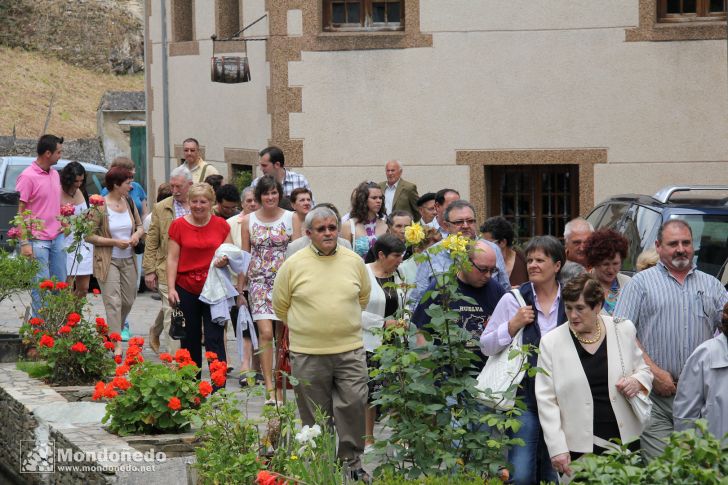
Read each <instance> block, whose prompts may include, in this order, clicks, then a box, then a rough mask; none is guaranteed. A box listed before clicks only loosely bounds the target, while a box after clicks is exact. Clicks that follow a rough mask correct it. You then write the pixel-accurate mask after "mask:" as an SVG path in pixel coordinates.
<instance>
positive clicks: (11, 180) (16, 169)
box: [3, 164, 28, 190]
mask: <svg viewBox="0 0 728 485" xmlns="http://www.w3.org/2000/svg"><path fill="white" fill-rule="evenodd" d="M27 167H28V166H27V165H10V164H8V166H7V168H6V169H5V180H3V188H6V189H9V190H15V182H17V180H18V176H19V175H20V173H21V172H22V171H23V170H25V169H26V168H27Z"/></svg>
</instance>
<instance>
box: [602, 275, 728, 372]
mask: <svg viewBox="0 0 728 485" xmlns="http://www.w3.org/2000/svg"><path fill="white" fill-rule="evenodd" d="M726 302H728V293H726V290H725V288H724V287H723V286H722V285H721V284H720V281H718V280H717V279H716V278H714V277H712V276H710V275H709V274H707V273H703V272H702V271H698V270H697V269H696V268H695V267H693V269H691V270H690V272H689V273H688V275H687V276H686V278H685V282H684V283H683V284H680V283H679V282H678V280H677V279H675V277H674V276H672V275H671V274H670V272H669V271H668V269H667V267H666V266H665V265H664V264H663V263H662V261H659V262H658V263H657V266H655V267H654V268H650V269H647V270H644V271H642V272H639V273H637V274H636V275H635V276H634V278H632V281H631V282H630V283H629V284H627V286H625V287H624V289H623V290H622V293H621V294H620V295H619V300H617V306H616V307H615V308H614V317H615V318H623V319H625V320H631V321H632V322H633V323H634V325H635V327H636V328H637V338H638V339H639V341H640V342H641V343H642V346H643V347H644V349H645V351H646V352H647V354H648V355H649V356H650V357H651V358H652V360H653V361H654V362H655V364H657V365H658V366H659V367H660V368H662V369H664V370H666V371H667V372H669V373H670V374H671V375H672V377H673V379H675V380H677V378H678V377H679V376H680V372H681V371H682V368H683V366H684V365H685V361H686V360H687V359H688V357H689V356H690V354H692V353H693V351H694V350H695V349H696V348H697V347H698V346H699V345H700V344H702V343H703V342H705V341H706V340H708V339H710V338H712V337H713V335H715V330H716V328H717V326H718V324H719V323H720V319H721V312H722V310H723V306H724V305H725V304H726Z"/></svg>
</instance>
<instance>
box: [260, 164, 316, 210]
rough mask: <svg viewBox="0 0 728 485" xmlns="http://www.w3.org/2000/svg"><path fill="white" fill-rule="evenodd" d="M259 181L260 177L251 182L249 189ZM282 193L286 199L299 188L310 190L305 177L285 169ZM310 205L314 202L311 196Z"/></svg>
mask: <svg viewBox="0 0 728 485" xmlns="http://www.w3.org/2000/svg"><path fill="white" fill-rule="evenodd" d="M259 180H260V177H257V178H256V179H255V180H253V182H252V183H251V184H250V186H251V187H255V186H256V185H258V181H259ZM282 185H283V192H284V193H285V194H286V197H290V196H291V192H293V191H294V190H296V189H299V188H305V189H308V190H311V185H309V183H308V180H307V179H306V177H304V176H303V175H301V174H300V173H298V172H293V171H291V170H288V169H286V177H285V178H284V179H283V183H282ZM311 194H313V191H312V190H311ZM311 204H313V205H315V204H316V202H315V201H314V200H313V195H311Z"/></svg>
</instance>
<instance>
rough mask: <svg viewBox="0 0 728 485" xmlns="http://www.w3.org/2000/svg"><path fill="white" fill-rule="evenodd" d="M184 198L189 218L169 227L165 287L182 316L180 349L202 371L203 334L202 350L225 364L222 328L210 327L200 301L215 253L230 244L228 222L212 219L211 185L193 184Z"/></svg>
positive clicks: (207, 309) (207, 311) (207, 308)
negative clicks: (184, 333) (183, 321)
mask: <svg viewBox="0 0 728 485" xmlns="http://www.w3.org/2000/svg"><path fill="white" fill-rule="evenodd" d="M187 197H188V198H189V201H190V214H188V215H186V216H184V217H180V218H179V219H176V220H175V221H174V222H172V225H171V226H169V243H168V249H167V284H168V285H169V287H168V288H169V304H170V306H174V305H177V304H179V307H180V309H181V310H182V313H183V314H184V316H185V323H186V334H187V336H186V337H185V338H183V339H182V340H181V342H180V343H181V347H182V348H183V349H187V350H189V352H190V355H191V356H192V360H194V361H195V363H196V364H197V365H198V366H200V367H202V341H201V336H202V331H204V332H205V349H206V350H208V351H210V352H215V353H216V354H217V356H218V359H219V360H222V361H225V360H226V355H225V339H224V335H223V330H224V327H221V326H219V325H215V324H214V323H212V319H211V318H210V306H209V305H208V304H206V303H203V302H201V301H200V298H199V297H200V293H202V287H203V286H205V280H206V279H207V271H208V270H209V268H210V263H211V262H212V258H214V257H215V251H216V250H217V248H218V247H220V245H221V244H223V243H232V242H233V241H232V238H231V236H230V226H229V225H228V223H227V221H226V220H225V219H223V218H222V217H218V216H214V215H212V205H213V203H214V202H215V194H214V193H213V192H212V187H210V185H208V184H206V183H197V184H194V185H193V186H192V187H190V190H189V192H188V195H187ZM227 264H228V261H227V257H223V258H221V260H220V261H218V262H216V263H215V266H217V267H218V268H222V267H223V266H226V265H227Z"/></svg>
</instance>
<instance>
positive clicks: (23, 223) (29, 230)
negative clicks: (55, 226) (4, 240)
mask: <svg viewBox="0 0 728 485" xmlns="http://www.w3.org/2000/svg"><path fill="white" fill-rule="evenodd" d="M44 225H45V223H44V222H43V220H42V219H37V218H35V217H33V213H32V212H31V211H30V210H24V211H23V212H21V213H20V214H17V215H16V216H15V217H13V218H12V219H11V220H10V229H8V233H7V237H8V243H10V244H11V245H15V244H18V243H19V242H21V241H27V240H29V239H33V238H34V237H36V236H37V234H38V233H39V232H40V231H42V230H43V227H44Z"/></svg>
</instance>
